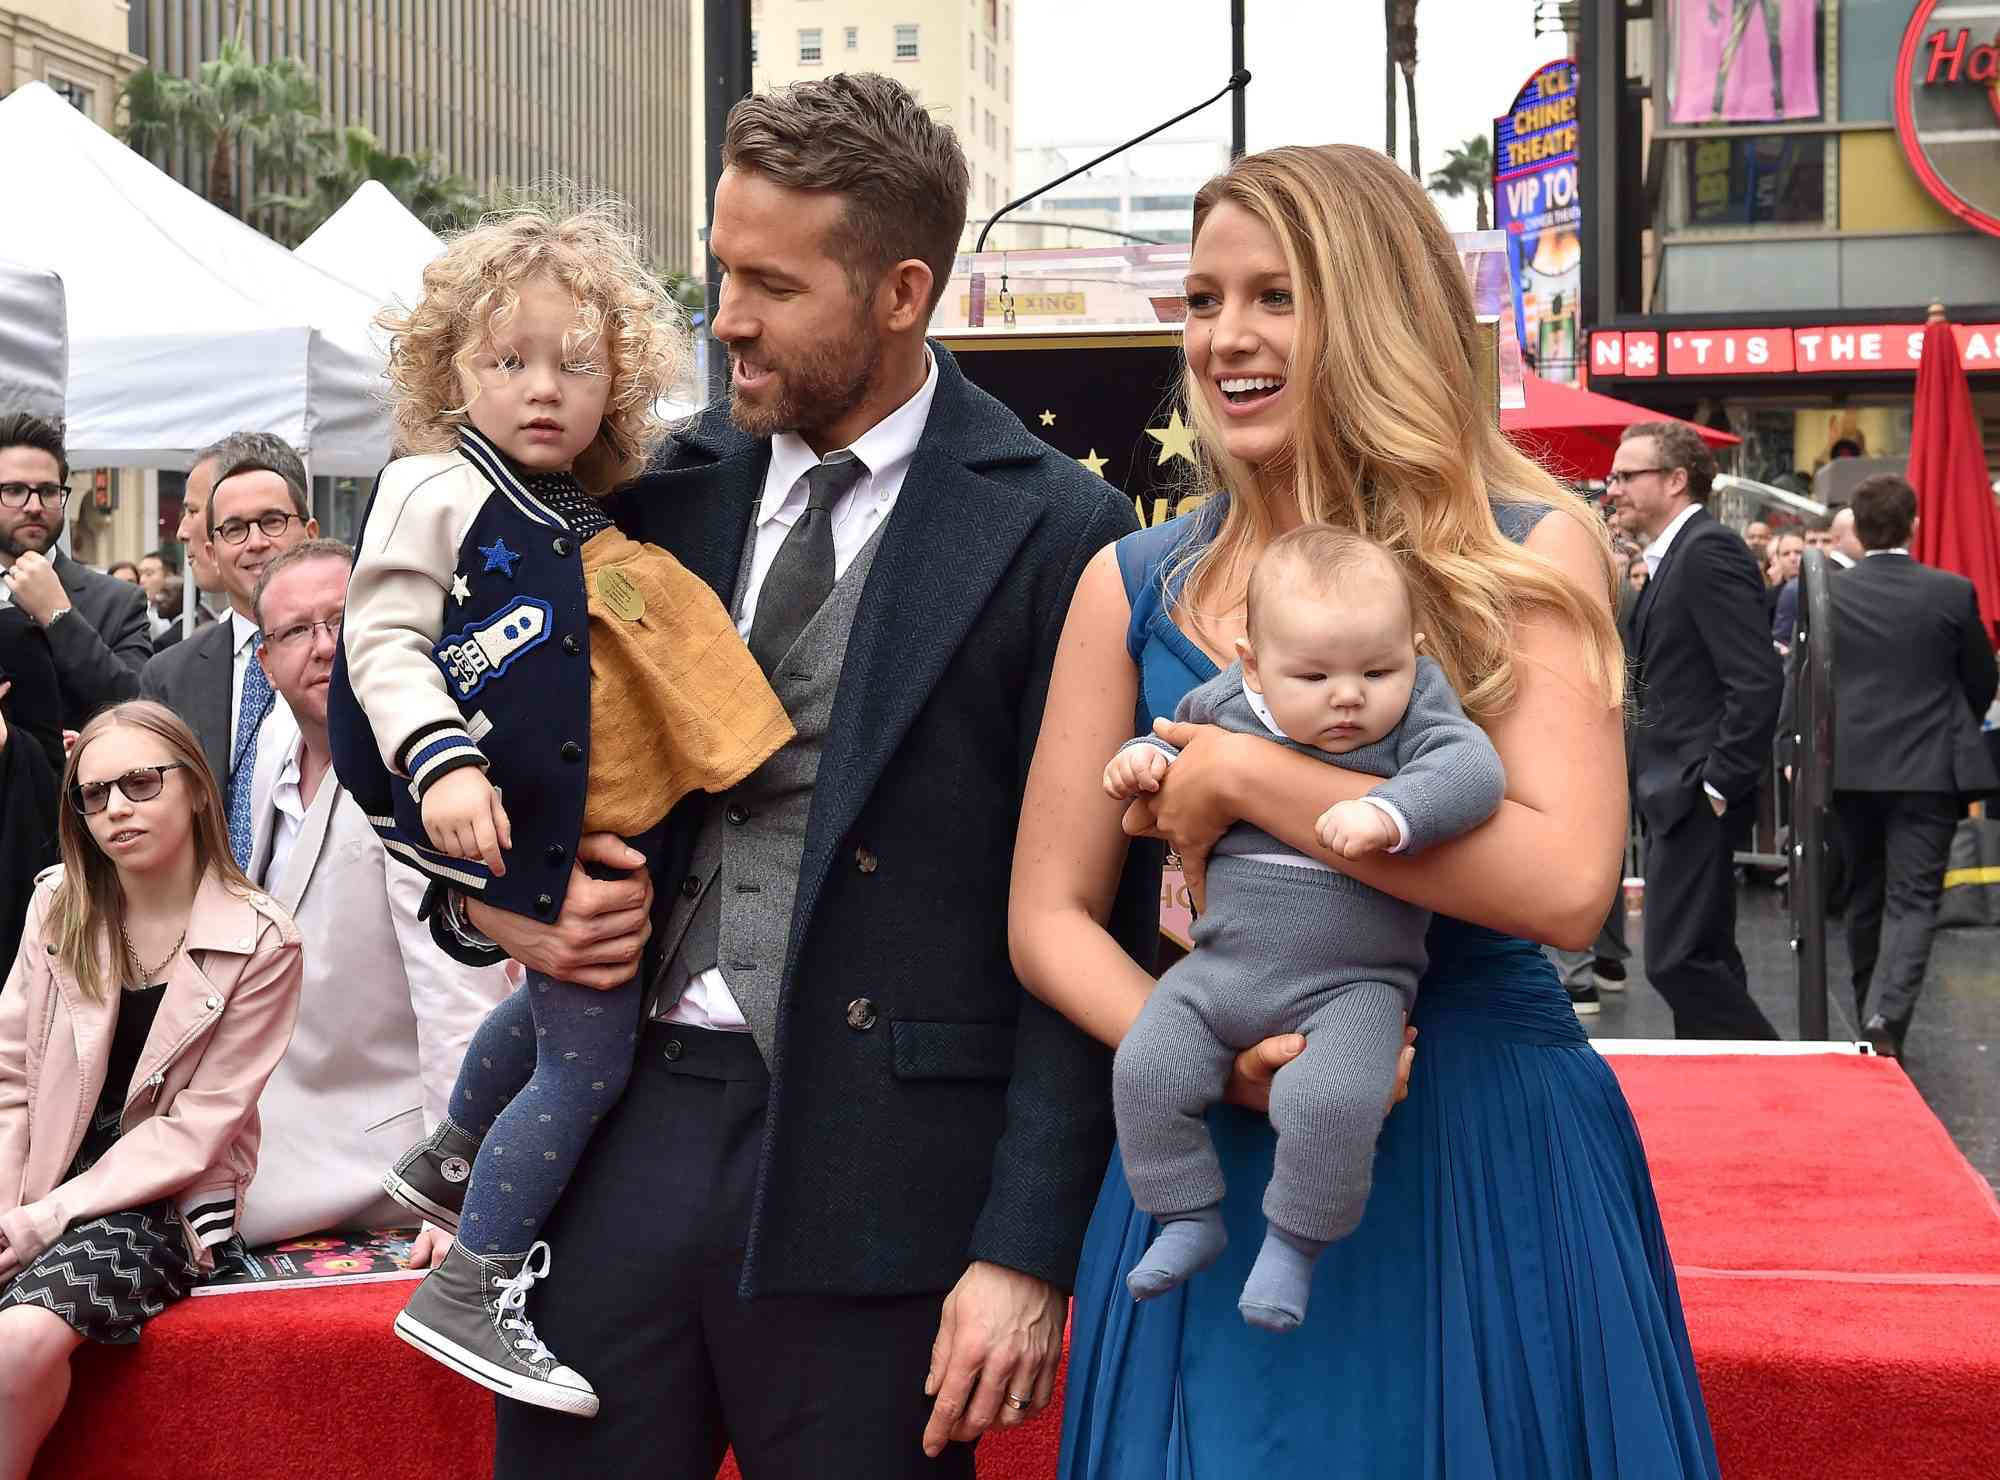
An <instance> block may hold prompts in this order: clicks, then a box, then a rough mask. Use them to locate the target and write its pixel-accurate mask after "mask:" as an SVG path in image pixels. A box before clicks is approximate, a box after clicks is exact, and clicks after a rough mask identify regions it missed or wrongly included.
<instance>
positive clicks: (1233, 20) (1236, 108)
mask: <svg viewBox="0 0 2000 1480" xmlns="http://www.w3.org/2000/svg"><path fill="white" fill-rule="evenodd" d="M1243 3H1244V0H1229V57H1230V61H1229V70H1230V71H1232V72H1236V73H1241V72H1242V71H1243V70H1244V67H1243ZM1244 128H1245V125H1244V103H1243V89H1242V88H1240V87H1239V88H1237V89H1236V96H1235V97H1234V98H1232V99H1231V100H1230V103H1229V157H1230V158H1231V159H1241V158H1242V157H1243V152H1244V149H1245V147H1246V145H1245V144H1244Z"/></svg>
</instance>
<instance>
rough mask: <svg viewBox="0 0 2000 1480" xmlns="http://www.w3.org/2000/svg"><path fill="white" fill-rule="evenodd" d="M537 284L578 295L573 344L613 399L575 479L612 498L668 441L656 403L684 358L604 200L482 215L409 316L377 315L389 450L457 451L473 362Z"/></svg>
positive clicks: (668, 317) (678, 320)
mask: <svg viewBox="0 0 2000 1480" xmlns="http://www.w3.org/2000/svg"><path fill="white" fill-rule="evenodd" d="M537 277H548V278H552V279H554V281H555V282H557V283H558V284H560V285H561V286H562V287H563V288H565V289H567V290H568V291H569V292H570V294H571V295H572V296H574V298H575V299H576V304H577V325H576V328H575V329H574V330H573V331H572V335H571V339H572V344H571V346H570V347H571V348H581V347H582V346H585V345H598V346H601V348H602V350H603V354H604V361H605V365H606V368H607V371H608V373H609V375H610V377H611V388H610V393H609V395H608V396H607V397H606V399H605V403H604V421H603V424H602V425H601V426H600V427H599V428H598V431H597V436H596V437H595V438H593V439H592V441H591V443H590V445H589V446H588V447H586V448H585V449H584V450H583V452H582V454H581V455H580V456H579V457H578V458H577V460H576V478H577V481H578V482H579V483H581V484H582V485H583V486H584V487H585V488H586V489H588V490H589V491H590V492H592V493H600V494H601V493H608V492H610V491H611V490H612V489H613V488H616V487H617V486H618V485H619V484H621V483H624V482H626V481H627V480H629V479H631V478H633V477H635V476H636V475H637V474H638V473H639V472H640V471H641V470H642V469H643V468H644V467H645V466H646V460H647V458H648V457H649V456H650V455H651V454H652V451H653V449H654V448H655V447H657V446H658V445H659V443H660V440H661V438H662V437H664V436H665V435H666V432H667V427H666V424H665V423H664V422H663V421H661V419H660V417H659V414H658V413H657V412H656V411H655V410H654V405H655V403H656V402H658V401H659V400H660V399H661V398H662V397H663V396H665V395H666V394H667V392H668V391H669V390H670V389H671V388H672V387H673V385H674V383H675V381H676V380H677V379H678V378H679V377H680V375H681V372H682V370H683V369H684V367H685V366H686V364H687V361H688V354H689V339H688V331H687V326H686V323H685V321H684V319H683V317H682V315H681V311H680V309H679V307H678V306H677V305H676V304H675V303H674V302H673V300H672V299H670V298H669V297H668V296H667V292H666V289H665V288H664V287H663V286H662V285H661V284H660V282H659V280H658V279H657V278H655V277H654V276H653V274H652V273H651V272H650V271H649V270H648V269H647V267H646V264H645V260H644V258H643V256H642V255H641V253H640V249H639V243H638V240H637V238H636V237H635V236H634V235H633V234H632V232H630V231H629V230H627V229H626V227H625V225H624V224H623V222H622V221H621V220H620V219H619V216H618V213H617V212H616V210H615V209H614V208H613V207H612V206H610V205H608V204H602V203H600V204H597V205H592V206H589V207H587V208H584V209H581V210H576V211H571V212H568V213H564V214H559V213H557V212H555V211H551V210H550V209H548V208H547V207H544V206H540V205H528V206H523V207H520V208H518V209H514V210H509V211H507V212H505V213H502V214H498V215H492V216H488V217H486V218H485V219H484V220H483V221H481V222H480V223H479V225H477V226H475V227H473V228H472V229H471V230H470V231H466V232H462V233H460V234H459V235H458V236H456V237H453V238H452V239H451V242H450V245H449V246H448V247H447V249H446V250H445V253H444V255H443V256H441V257H439V258H437V259H436V260H435V261H433V262H432V263H431V264H430V265H429V266H428V267H426V268H425V269H424V294H423V297H422V298H421V299H420V300H418V302H417V306H416V307H415V308H412V309H409V310H408V311H404V310H402V309H400V308H390V309H386V310H384V311H383V312H382V313H381V314H380V315H379V316H378V317H377V318H376V320H375V322H376V323H377V324H378V325H379V326H380V327H381V328H383V329H385V330H387V331H388V333H389V334H390V335H391V336H392V340H391V343H390V347H389V371H388V374H389V385H390V389H391V396H392V399H393V415H394V418H395V426H396V445H397V448H398V450H399V451H400V452H401V453H402V454H403V455H405V456H408V455H412V454H415V453H423V452H449V451H451V450H452V448H453V447H455V446H457V445H458V429H459V428H460V427H461V426H463V425H464V424H465V423H466V421H467V412H468V411H469V410H470V409H471V406H472V402H473V400H474V399H476V398H477V396H478V394H479V392H478V390H477V388H476V382H475V381H474V380H473V378H472V375H471V373H470V366H471V362H472V358H473V356H475V355H476V354H478V353H479V351H480V349H481V347H482V346H483V345H485V344H486V343H487V341H488V339H489V338H490V336H491V335H492V334H493V333H494V332H495V331H496V329H498V328H499V327H500V326H503V325H505V324H506V322H507V320H508V319H509V318H510V317H512V316H513V314H514V312H515V310H516V308H517V307H518V305H519V302H520V290H521V286H522V284H524V283H526V282H528V281H530V280H531V279H533V278H537ZM468 387H473V389H472V390H471V393H470V395H468V394H467V388H468Z"/></svg>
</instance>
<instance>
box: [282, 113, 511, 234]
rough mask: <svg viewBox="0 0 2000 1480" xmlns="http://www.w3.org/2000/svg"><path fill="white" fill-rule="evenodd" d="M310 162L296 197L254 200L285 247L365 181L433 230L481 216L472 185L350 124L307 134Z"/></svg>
mask: <svg viewBox="0 0 2000 1480" xmlns="http://www.w3.org/2000/svg"><path fill="white" fill-rule="evenodd" d="M307 142H308V149H309V152H310V155H311V159H310V161H309V162H308V164H307V165H306V167H305V170H304V174H305V177H306V179H305V184H306V188H305V190H304V191H303V192H302V193H295V194H287V193H284V192H272V193H269V194H266V195H264V196H263V197H262V198H260V199H259V200H258V202H257V204H258V206H259V208H261V209H269V210H272V211H275V212H276V213H277V218H278V230H277V231H276V232H274V233H273V234H274V235H276V236H277V237H278V238H279V239H280V240H281V241H284V242H286V243H287V244H288V245H296V244H297V243H299V242H302V241H304V240H305V239H306V238H307V237H309V236H311V235H312V234H313V232H314V231H316V230H318V229H319V227H320V225H321V224H322V223H323V222H324V221H325V220H326V218H327V217H329V216H331V215H332V214H333V213H334V212H335V211H337V210H339V209H340V208H341V207H342V206H343V205H345V204H346V203H347V200H348V198H349V197H350V196H352V195H353V194H354V192H355V191H357V190H359V189H360V188H361V186H362V185H363V184H364V183H365V182H366V181H369V180H375V181H379V182H380V183H381V184H382V186H383V187H384V188H386V189H387V190H388V192H389V193H390V194H391V195H393V196H395V197H396V199H397V200H399V201H401V202H402V203H403V205H404V206H405V207H407V208H408V209H409V211H410V213H411V214H412V215H414V216H415V217H416V218H417V219H418V220H420V221H422V222H423V223H424V224H425V225H426V226H428V227H430V228H431V229H432V230H433V231H449V230H452V229H454V228H456V227H461V226H470V225H471V224H472V223H473V222H475V221H477V220H478V219H479V217H480V216H481V215H482V214H484V212H485V210H486V201H485V199H484V197H482V196H481V195H480V194H479V192H478V191H477V190H476V189H474V188H473V185H472V182H471V181H470V180H467V179H465V178H463V177H462V176H459V175H453V174H447V173H446V172H445V171H444V169H443V168H442V167H441V166H440V165H439V164H438V162H437V161H436V160H435V159H434V158H432V157H431V156H430V155H428V154H396V153H393V152H391V151H390V150H387V149H384V148H383V147H382V144H381V141H380V140H378V139H377V138H376V137H375V136H374V135H373V134H372V133H370V132H369V131H368V130H367V129H365V128H362V127H361V126H360V125H358V124H350V125H349V126H348V127H346V128H340V129H317V130H315V131H313V133H311V134H310V135H309V136H308V141H307Z"/></svg>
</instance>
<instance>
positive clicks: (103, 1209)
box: [0, 701, 300, 1480]
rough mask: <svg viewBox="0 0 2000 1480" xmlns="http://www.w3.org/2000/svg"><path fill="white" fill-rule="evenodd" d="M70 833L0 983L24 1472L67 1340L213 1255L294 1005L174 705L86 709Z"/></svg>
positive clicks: (283, 926)
mask: <svg viewBox="0 0 2000 1480" xmlns="http://www.w3.org/2000/svg"><path fill="white" fill-rule="evenodd" d="M59 834H60V843H61V850H62V864H61V866H60V867H57V868H52V869H50V870H48V871H47V872H46V873H44V874H43V875H42V876H41V877H40V878H39V879H37V880H36V885H35V891H34V896H33V898H32V900H31V901H30V903H29V906H28V918H27V923H26V925H25V926H24V928H23V931H22V936H21V948H20V952H19V954H18V955H17V956H16V958H15V961H14V969H13V971H12V973H11V975H10V976H9V977H8V979H7V986H6V989H5V991H4V992H0V1394H4V1395H5V1399H4V1401H0V1480H24V1477H25V1476H26V1475H27V1473H28V1469H29V1467H30V1465H32V1463H33V1462H34V1457H35V1451H36V1450H37V1449H38V1448H39V1447H40V1445H41V1442H42V1440H43V1439H44V1438H45V1437H46V1436H47V1434H48V1432H49V1429H50V1428H51V1426H53V1425H54V1423H55V1421H56V1416H57V1415H58V1414H59V1413H61V1411H62V1406H63V1402H64V1399H65V1398H66V1397H67V1396H68V1392H69V1356H70V1353H71V1352H73V1351H75V1350H76V1348H77V1347H78V1346H79V1345H80V1344H81V1343H82V1342H84V1341H86V1340H89V1341H98V1342H107V1343H113V1344H125V1343H129V1342H134V1341H137V1340H138V1339H139V1331H140V1328H141V1326H143V1325H144V1323H145V1322H146V1321H147V1320H149V1319H151V1318H152V1317H153V1316H156V1315H158V1314H159V1313H160V1312H161V1311H162V1310H164V1309H165V1308H166V1307H167V1305H168V1304H170V1303H171V1302H173V1301H175V1300H178V1299H180V1298H181V1297H182V1296H184V1295H186V1294H187V1293H188V1290H189V1288H190V1287H191V1286H192V1285H193V1284H195V1283H196V1282H197V1281H198V1280H199V1279H200V1278H201V1277H202V1275H203V1274H204V1272H206V1271H207V1270H208V1269H209V1268H211V1267H212V1265H213V1262H214V1261H213V1255H212V1253H211V1251H212V1250H213V1249H214V1248H215V1246H216V1245H218V1244H220V1243H222V1242H223V1241H224V1240H226V1239H227V1238H229V1237H230V1235H231V1233H232V1232H233V1230H234V1228H235V1220H236V1207H237V1203H238V1201H239V1199H240V1198H241V1196H242V1192H243V1189H244V1187H245V1186H246V1185H248V1183H249V1181H250V1178H251V1174H252V1173H253V1172H254V1171H255V1170H256V1167H257V1136H258V1128H257V1097H258V1095H259V1094H260V1093H262V1091H263V1088H264V1081H265V1080H266V1079H267V1078H268V1077H269V1076H270V1073H271V1070H272V1069H273V1068H274V1067H275V1066H276V1065H277V1062H278V1060H279V1058H280V1057H282V1056H283V1054H284V1052H285V1047H286V1045H287V1044H288V1043H289V1042H290V1041H291V1036H292V1023H293V1020H294V1019H295V1018H296V1017H297V1015H298V1002H299V980H300V956H299V937H298V932H297V931H296V930H295V929H294V928H293V926H292V922H291V919H290V917H289V916H287V915H286V914H285V912H284V911H283V910H282V909H281V908H279V906H278V905H277V904H276V903H274V902H273V901H272V900H271V899H270V898H269V897H268V896H267V895H264V894H261V893H259V892H258V891H257V890H256V889H255V888H253V887H252V886H251V884H250V882H249V880H247V879H246V878H244V876H243V874H242V872H241V871H240V870H239V869H238V868H237V867H236V865H235V864H234V863H233V862H232V861H231V859H230V854H229V837H228V828H227V825H226V824H225V822H224V818H223V809H222V800H221V797H220V796H219V795H218V793H217V790H216V785H215V777H214V775H213V774H212V773H211V772H210V770H209V768H208V763H207V761H205V760H204V759H203V758H202V753H201V747H200V745H199V744H197V742H196V741H195V738H194V735H193V733H192V732H190V731H189V729H188V727H187V726H186V725H185V724H183V723H182V722H181V721H180V720H179V719H177V718H176V717H175V716H174V714H173V712H172V711H171V710H168V709H167V708H165V707H164V706H162V705H159V704H153V703H148V702H144V701H134V702H131V703H126V704H120V705H117V706H116V707H114V708H112V709H107V710H105V711H104V712H103V713H101V714H99V715H98V716H97V717H96V718H94V719H92V720H91V721H90V723H88V724H87V725H85V726H84V728H83V733H82V734H81V735H80V736H79V737H78V738H77V742H76V745H75V748H74V749H73V750H72V751H71V752H70V757H69V762H68V765H67V766H66V768H65V771H64V775H63V807H62V818H61V822H60V824H59Z"/></svg>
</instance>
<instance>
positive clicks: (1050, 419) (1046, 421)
mask: <svg viewBox="0 0 2000 1480" xmlns="http://www.w3.org/2000/svg"><path fill="white" fill-rule="evenodd" d="M1055 424H1056V414H1055V412H1053V411H1044V412H1043V413H1042V425H1043V426H1045V427H1052V426H1054V425H1055Z"/></svg>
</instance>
